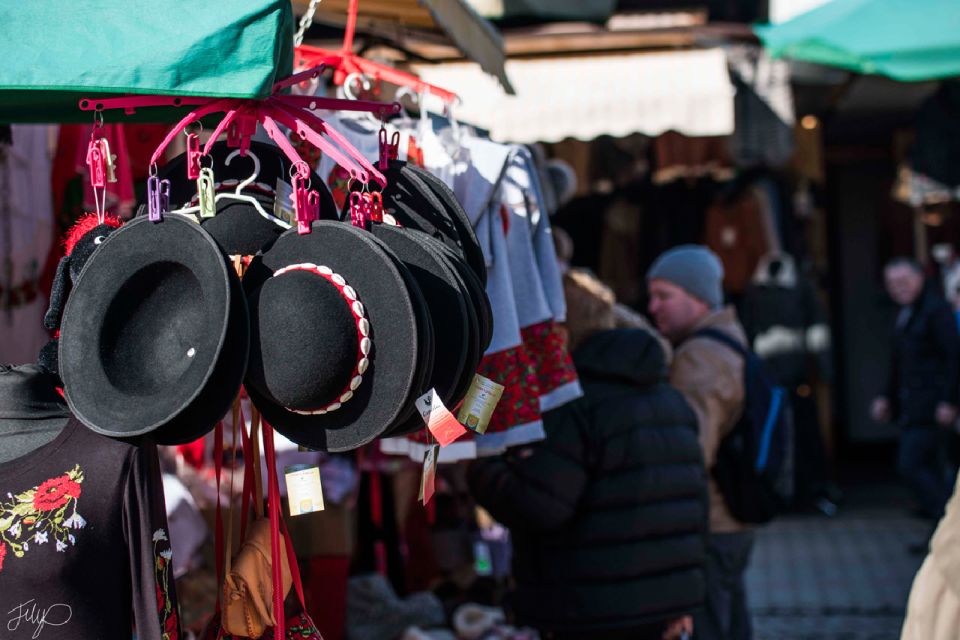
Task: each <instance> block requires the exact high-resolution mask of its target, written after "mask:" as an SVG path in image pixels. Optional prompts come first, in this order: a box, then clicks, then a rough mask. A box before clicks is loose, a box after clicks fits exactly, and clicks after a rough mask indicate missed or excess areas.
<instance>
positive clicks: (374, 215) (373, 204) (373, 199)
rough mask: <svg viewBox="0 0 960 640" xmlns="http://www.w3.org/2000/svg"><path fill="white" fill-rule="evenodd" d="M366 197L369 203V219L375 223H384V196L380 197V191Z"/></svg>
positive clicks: (367, 194)
mask: <svg viewBox="0 0 960 640" xmlns="http://www.w3.org/2000/svg"><path fill="white" fill-rule="evenodd" d="M364 196H367V200H368V201H369V205H368V207H369V209H368V211H369V217H370V220H371V221H373V222H383V196H382V195H380V192H379V191H373V192H371V193H366V194H364Z"/></svg>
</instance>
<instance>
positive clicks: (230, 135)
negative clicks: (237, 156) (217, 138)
mask: <svg viewBox="0 0 960 640" xmlns="http://www.w3.org/2000/svg"><path fill="white" fill-rule="evenodd" d="M227 146H228V147H230V148H231V149H236V148H237V147H239V146H240V123H239V122H237V121H236V120H234V121H233V122H231V123H230V126H229V127H227Z"/></svg>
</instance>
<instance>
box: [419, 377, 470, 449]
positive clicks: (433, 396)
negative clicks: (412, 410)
mask: <svg viewBox="0 0 960 640" xmlns="http://www.w3.org/2000/svg"><path fill="white" fill-rule="evenodd" d="M416 406H417V411H419V412H420V417H422V418H423V421H424V422H425V423H426V424H427V429H429V430H430V433H432V434H433V437H434V438H436V439H437V442H438V443H440V446H441V447H445V446H447V445H448V444H450V443H451V442H453V441H454V440H456V439H457V438H459V437H460V436H462V435H463V434H465V433H466V432H467V430H466V429H464V428H463V425H462V424H460V423H459V422H457V419H456V418H455V417H454V416H453V414H452V413H450V410H449V409H447V408H446V407H445V406H444V405H443V400H441V399H440V396H439V395H437V391H436V389H430V391H427V392H426V393H425V394H423V395H422V396H420V397H419V398H417V401H416Z"/></svg>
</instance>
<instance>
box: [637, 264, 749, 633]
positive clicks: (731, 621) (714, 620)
mask: <svg viewBox="0 0 960 640" xmlns="http://www.w3.org/2000/svg"><path fill="white" fill-rule="evenodd" d="M722 283H723V265H721V264H720V259H719V258H717V256H716V255H715V254H714V253H713V252H712V251H710V250H709V249H707V248H706V247H704V246H699V245H683V246H680V247H676V248H674V249H671V250H670V251H667V252H666V253H664V254H663V255H661V256H660V257H659V258H657V260H656V261H655V262H654V263H653V266H651V267H650V270H649V271H648V272H647V287H648V291H649V294H650V302H649V311H650V315H651V316H653V319H654V322H655V323H656V325H657V328H658V329H659V330H660V332H661V333H663V334H664V336H666V337H667V339H669V340H670V342H671V343H672V344H673V345H674V347H675V349H676V352H675V355H674V359H673V364H672V366H671V369H670V383H671V384H672V385H673V386H674V387H676V388H677V389H678V390H679V391H680V393H682V394H683V395H684V397H685V398H686V399H687V402H689V403H690V406H692V407H693V409H694V412H695V413H696V414H697V422H698V425H699V429H700V445H701V447H703V455H704V461H705V463H706V467H707V471H708V476H709V478H710V535H709V539H708V544H707V602H706V607H705V610H704V611H703V613H702V614H701V615H700V616H698V617H697V618H696V621H695V633H696V637H697V638H700V639H703V640H749V638H750V637H751V625H750V614H749V612H748V611H747V600H746V590H745V585H744V572H745V571H746V568H747V563H748V561H749V558H750V552H751V550H752V548H753V532H752V531H751V530H750V529H749V527H748V526H747V525H745V524H743V523H741V522H739V521H737V520H736V519H735V518H734V517H733V516H732V515H731V514H730V510H729V509H728V508H727V505H726V503H725V502H724V500H723V496H722V495H721V494H720V491H719V489H718V488H717V484H716V482H715V481H714V479H713V474H712V469H713V465H714V463H715V461H716V456H717V449H718V447H719V445H720V441H721V440H722V439H723V437H724V436H725V435H727V434H728V433H729V432H730V431H731V430H732V429H733V427H734V425H735V424H736V423H737V421H738V420H739V419H740V415H741V414H742V412H743V404H744V387H743V361H742V359H741V357H740V355H739V354H738V353H736V352H735V351H733V350H732V349H731V348H730V347H728V346H726V345H724V344H722V343H720V342H718V341H716V340H714V339H711V338H708V337H704V336H697V335H695V334H696V333H697V332H698V331H700V330H702V329H708V328H709V329H715V330H719V331H722V332H723V333H725V334H727V335H729V336H731V337H733V338H735V339H736V340H738V341H739V342H741V343H742V344H744V345H745V344H746V343H747V339H746V334H745V333H744V331H743V327H742V326H740V321H739V320H738V319H737V314H736V312H735V311H734V310H733V308H732V307H724V306H723V288H722Z"/></svg>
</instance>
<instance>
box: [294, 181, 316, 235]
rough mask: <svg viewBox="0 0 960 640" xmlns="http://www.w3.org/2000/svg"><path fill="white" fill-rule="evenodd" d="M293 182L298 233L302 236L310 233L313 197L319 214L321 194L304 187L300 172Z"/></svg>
mask: <svg viewBox="0 0 960 640" xmlns="http://www.w3.org/2000/svg"><path fill="white" fill-rule="evenodd" d="M291 182H292V183H293V205H294V207H295V208H296V210H297V233H299V234H300V235H303V234H306V233H310V223H311V222H312V217H311V204H312V203H311V195H313V196H315V202H316V208H317V210H318V212H319V207H320V194H318V193H317V192H316V191H310V189H308V188H307V187H305V186H303V177H302V176H301V175H300V172H297V173H295V174H294V175H293V177H292V178H291Z"/></svg>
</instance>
